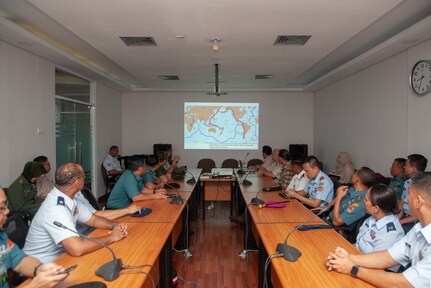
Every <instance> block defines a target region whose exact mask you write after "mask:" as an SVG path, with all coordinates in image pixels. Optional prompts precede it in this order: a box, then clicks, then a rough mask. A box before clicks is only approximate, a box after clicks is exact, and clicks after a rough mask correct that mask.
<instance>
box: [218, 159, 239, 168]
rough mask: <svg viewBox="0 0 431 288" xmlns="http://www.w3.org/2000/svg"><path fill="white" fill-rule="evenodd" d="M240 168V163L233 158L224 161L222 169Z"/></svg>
mask: <svg viewBox="0 0 431 288" xmlns="http://www.w3.org/2000/svg"><path fill="white" fill-rule="evenodd" d="M238 167H239V162H238V160H236V159H233V158H229V159H226V160H224V161H223V163H222V164H221V168H233V169H234V168H238Z"/></svg>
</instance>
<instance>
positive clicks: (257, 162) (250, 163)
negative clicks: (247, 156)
mask: <svg viewBox="0 0 431 288" xmlns="http://www.w3.org/2000/svg"><path fill="white" fill-rule="evenodd" d="M262 164H263V161H262V160H260V159H257V158H255V159H251V160H250V161H248V162H247V167H252V166H257V165H262Z"/></svg>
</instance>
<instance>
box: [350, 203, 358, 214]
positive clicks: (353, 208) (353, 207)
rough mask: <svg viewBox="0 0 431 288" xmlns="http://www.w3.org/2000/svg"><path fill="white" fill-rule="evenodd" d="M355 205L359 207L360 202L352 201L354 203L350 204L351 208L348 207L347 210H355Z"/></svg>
mask: <svg viewBox="0 0 431 288" xmlns="http://www.w3.org/2000/svg"><path fill="white" fill-rule="evenodd" d="M355 207H359V204H358V203H352V205H350V206H349V208H347V212H348V213H352V212H353V210H355Z"/></svg>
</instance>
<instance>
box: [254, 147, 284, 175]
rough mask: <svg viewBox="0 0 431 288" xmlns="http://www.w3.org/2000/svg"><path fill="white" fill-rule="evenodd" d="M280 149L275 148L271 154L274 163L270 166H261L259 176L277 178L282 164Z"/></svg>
mask: <svg viewBox="0 0 431 288" xmlns="http://www.w3.org/2000/svg"><path fill="white" fill-rule="evenodd" d="M279 151H280V149H273V150H272V154H271V159H272V163H271V164H270V165H268V167H261V168H260V169H259V171H257V175H259V176H267V177H271V178H277V177H278V176H279V175H280V173H281V164H280V163H279V162H278V152H279Z"/></svg>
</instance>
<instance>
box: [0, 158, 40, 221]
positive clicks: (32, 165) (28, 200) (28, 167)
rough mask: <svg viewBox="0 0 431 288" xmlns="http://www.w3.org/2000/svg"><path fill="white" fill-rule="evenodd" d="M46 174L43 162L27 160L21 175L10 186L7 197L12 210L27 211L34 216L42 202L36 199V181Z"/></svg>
mask: <svg viewBox="0 0 431 288" xmlns="http://www.w3.org/2000/svg"><path fill="white" fill-rule="evenodd" d="M44 174H46V170H45V168H43V166H42V164H40V163H38V162H34V161H30V162H27V163H26V164H25V166H24V170H23V171H22V173H21V175H20V176H19V177H18V178H17V179H16V180H15V181H14V182H13V183H12V184H11V185H10V186H9V188H8V193H7V199H8V202H9V210H11V211H12V212H27V213H29V214H30V217H31V218H32V217H33V216H34V215H35V214H36V212H37V210H38V209H39V207H40V205H41V202H39V201H37V200H36V194H37V191H36V190H37V188H36V181H37V178H38V177H40V176H41V175H44Z"/></svg>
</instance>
